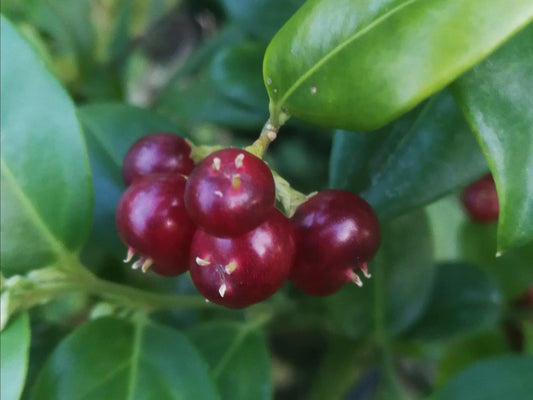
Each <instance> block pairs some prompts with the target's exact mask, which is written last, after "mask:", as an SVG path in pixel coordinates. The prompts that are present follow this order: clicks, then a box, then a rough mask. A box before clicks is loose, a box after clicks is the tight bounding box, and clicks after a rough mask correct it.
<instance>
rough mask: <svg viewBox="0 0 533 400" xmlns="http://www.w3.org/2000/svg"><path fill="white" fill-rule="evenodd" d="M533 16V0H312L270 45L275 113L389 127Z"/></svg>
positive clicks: (269, 82)
mask: <svg viewBox="0 0 533 400" xmlns="http://www.w3.org/2000/svg"><path fill="white" fill-rule="evenodd" d="M532 18H533V3H532V2H531V1H530V0H508V1H505V2H502V1H501V0H469V1H464V0H431V1H428V0H407V1H406V0H382V1H375V0H361V1H353V0H310V1H307V2H306V3H305V4H304V5H303V6H302V7H301V8H300V9H299V10H298V11H297V12H296V14H294V16H293V17H292V18H291V19H290V20H289V21H288V22H287V23H286V24H285V25H284V26H283V28H281V30H280V31H279V32H278V33H277V34H276V36H275V37H274V39H273V40H272V42H271V43H270V45H269V46H268V49H267V51H266V54H265V62H264V68H263V77H264V80H265V83H266V87H267V90H268V94H269V97H270V99H271V110H270V111H271V114H272V120H273V122H274V124H277V123H279V122H280V117H281V116H282V114H290V115H294V116H296V117H299V118H301V119H304V120H307V121H310V122H314V123H317V124H323V125H327V126H332V127H336V128H342V129H348V130H365V131H366V130H373V129H377V128H380V127H382V126H383V125H385V124H386V123H388V122H390V121H392V120H394V119H395V118H397V117H399V116H400V115H402V114H403V113H405V112H406V111H408V110H409V109H411V108H413V107H414V106H415V105H416V104H418V103H419V102H420V101H422V100H423V99H425V98H427V97H428V96H430V95H431V94H433V93H435V92H437V91H438V90H440V89H442V88H443V87H444V86H446V85H447V84H448V83H450V82H452V81H453V80H454V79H455V78H457V77H458V76H459V75H461V74H462V73H463V72H465V71H466V70H468V69H469V68H471V67H472V66H473V65H475V64H477V63H478V62H479V61H481V60H482V59H483V58H485V57H486V56H487V54H489V53H490V52H492V51H493V50H495V49H496V48H497V47H498V46H499V45H500V44H502V43H503V42H504V41H505V40H506V39H508V38H509V37H510V36H511V35H513V34H514V33H515V32H517V31H518V30H519V29H520V28H521V27H523V26H525V25H526V24H527V23H528V22H529V21H530V20H531V19H532Z"/></svg>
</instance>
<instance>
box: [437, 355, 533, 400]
mask: <svg viewBox="0 0 533 400" xmlns="http://www.w3.org/2000/svg"><path fill="white" fill-rule="evenodd" d="M531 371H533V357H526V356H506V357H500V358H494V359H492V360H490V361H484V362H481V363H478V364H475V365H472V366H471V367H470V368H468V369H466V370H464V371H463V372H461V373H459V374H458V375H457V376H455V377H454V378H453V379H452V380H451V381H450V383H448V385H446V387H445V388H444V389H443V390H441V391H440V393H438V394H437V395H436V396H435V400H501V399H513V400H529V399H531V393H533V379H531Z"/></svg>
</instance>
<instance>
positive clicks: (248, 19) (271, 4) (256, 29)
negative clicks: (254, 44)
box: [220, 0, 304, 40]
mask: <svg viewBox="0 0 533 400" xmlns="http://www.w3.org/2000/svg"><path fill="white" fill-rule="evenodd" d="M220 1H221V3H222V5H223V7H224V9H225V11H226V14H227V17H228V19H230V20H231V21H232V22H233V23H235V24H237V25H238V26H239V27H241V28H242V29H243V30H245V31H246V32H248V33H250V34H251V35H253V36H255V37H258V38H261V39H264V40H270V39H271V38H272V36H274V34H275V33H276V32H277V31H278V30H279V28H281V26H282V25H283V24H284V23H285V22H286V21H287V20H288V19H289V18H290V17H291V16H292V14H294V13H295V12H296V10H297V9H298V7H300V6H301V5H302V4H303V2H304V0H248V1H242V0H220Z"/></svg>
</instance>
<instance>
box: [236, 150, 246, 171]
mask: <svg viewBox="0 0 533 400" xmlns="http://www.w3.org/2000/svg"><path fill="white" fill-rule="evenodd" d="M243 160H244V154H243V153H241V154H239V155H238V156H237V157H235V167H237V168H241V167H242V162H243Z"/></svg>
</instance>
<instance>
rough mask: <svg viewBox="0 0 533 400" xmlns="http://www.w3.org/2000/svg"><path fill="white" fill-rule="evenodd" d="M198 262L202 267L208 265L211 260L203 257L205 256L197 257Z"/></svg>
mask: <svg viewBox="0 0 533 400" xmlns="http://www.w3.org/2000/svg"><path fill="white" fill-rule="evenodd" d="M196 264H198V265H199V266H201V267H207V266H208V265H210V264H211V262H210V261H209V260H206V259H203V258H200V257H196Z"/></svg>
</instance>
